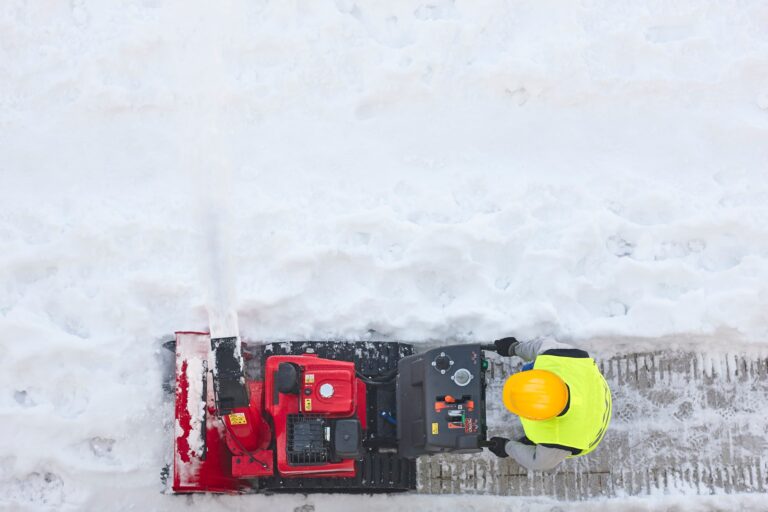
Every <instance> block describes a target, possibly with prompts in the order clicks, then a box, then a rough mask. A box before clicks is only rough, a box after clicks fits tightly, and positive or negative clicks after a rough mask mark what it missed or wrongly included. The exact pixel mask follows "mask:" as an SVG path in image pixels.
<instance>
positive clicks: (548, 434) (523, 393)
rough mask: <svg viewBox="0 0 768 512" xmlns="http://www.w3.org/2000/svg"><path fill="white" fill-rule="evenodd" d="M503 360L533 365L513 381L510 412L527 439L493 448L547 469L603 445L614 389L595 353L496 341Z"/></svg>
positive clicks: (507, 400)
mask: <svg viewBox="0 0 768 512" xmlns="http://www.w3.org/2000/svg"><path fill="white" fill-rule="evenodd" d="M494 345H495V346H496V351H497V352H498V353H499V354H500V355H502V356H518V357H520V358H522V359H523V360H525V361H528V363H527V364H526V365H524V366H523V371H520V372H518V373H516V374H514V375H512V376H511V377H509V378H508V379H507V381H506V382H505V383H504V388H503V390H502V400H503V402H504V405H505V406H506V408H507V409H508V410H509V411H510V412H511V413H513V414H516V415H518V416H519V417H520V421H521V423H522V424H523V430H524V431H525V436H524V437H522V438H520V439H519V440H517V441H511V440H509V439H507V438H504V437H492V438H491V439H490V440H489V441H488V445H487V446H488V448H489V449H490V451H491V452H493V453H494V454H496V455H497V456H499V457H508V456H511V457H512V458H513V459H515V460H516V461H517V463H518V464H520V465H521V466H523V467H525V468H528V469H530V470H536V471H547V470H550V469H553V468H555V467H556V466H557V465H558V464H560V463H561V462H562V461H564V460H565V459H568V458H571V457H580V456H582V455H586V454H588V453H589V452H591V451H592V450H594V449H595V448H596V447H597V445H598V444H600V441H602V439H603V436H604V435H605V431H606V430H607V429H608V423H609V422H610V421H611V391H610V389H609V388H608V384H607V383H606V382H605V379H604V378H603V376H602V374H601V373H600V370H599V369H598V368H597V365H596V364H595V361H594V360H593V359H592V358H590V357H589V354H588V353H587V352H585V351H583V350H579V349H577V348H575V347H572V346H570V345H566V344H565V343H559V342H556V341H554V340H550V339H545V340H535V341H527V342H519V341H518V340H517V339H515V338H513V337H509V338H503V339H500V340H496V341H495V342H494Z"/></svg>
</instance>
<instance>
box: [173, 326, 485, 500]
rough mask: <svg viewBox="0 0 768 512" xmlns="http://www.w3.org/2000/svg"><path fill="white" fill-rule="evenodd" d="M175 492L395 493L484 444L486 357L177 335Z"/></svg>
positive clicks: (458, 348)
mask: <svg viewBox="0 0 768 512" xmlns="http://www.w3.org/2000/svg"><path fill="white" fill-rule="evenodd" d="M172 348H174V350H175V354H176V356H175V357H176V386H175V395H176V397H175V398H176V402H175V413H176V424H175V435H174V438H175V443H174V460H173V484H172V489H173V492H175V493H196V492H216V493H243V492H301V493H308V492H348V493H354V492H358V493H380V492H402V491H409V490H412V489H415V487H416V463H415V459H416V458H417V457H419V456H423V455H431V454H437V453H446V452H454V453H472V452H479V451H481V450H482V449H483V446H484V443H485V442H486V423H485V388H486V381H485V370H486V369H487V367H488V363H487V362H486V360H485V358H484V357H483V351H484V350H495V347H494V346H493V345H480V344H468V345H452V346H446V347H441V348H436V349H432V350H428V351H426V352H423V353H414V348H413V346H412V345H409V344H405V343H399V342H328V341H318V342H286V343H270V344H247V343H245V342H242V341H241V340H240V339H239V338H238V337H228V338H211V336H210V335H209V334H208V333H199V332H178V333H176V338H175V344H174V345H173V346H172Z"/></svg>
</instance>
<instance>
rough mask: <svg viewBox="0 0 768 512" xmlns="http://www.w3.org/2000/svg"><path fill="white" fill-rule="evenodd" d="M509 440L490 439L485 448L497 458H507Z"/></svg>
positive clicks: (502, 438) (501, 438) (503, 438)
mask: <svg viewBox="0 0 768 512" xmlns="http://www.w3.org/2000/svg"><path fill="white" fill-rule="evenodd" d="M508 442H509V439H507V438H506V437H492V438H490V439H489V440H488V444H486V446H487V447H488V449H489V450H490V451H491V453H493V454H494V455H496V456H497V457H502V458H503V457H509V454H508V453H507V443H508Z"/></svg>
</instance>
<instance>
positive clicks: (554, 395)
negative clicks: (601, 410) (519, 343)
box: [502, 370, 568, 420]
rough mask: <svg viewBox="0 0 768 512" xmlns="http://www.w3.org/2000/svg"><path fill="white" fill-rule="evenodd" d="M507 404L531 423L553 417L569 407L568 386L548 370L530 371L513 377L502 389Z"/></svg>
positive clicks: (514, 412)
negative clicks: (531, 421)
mask: <svg viewBox="0 0 768 512" xmlns="http://www.w3.org/2000/svg"><path fill="white" fill-rule="evenodd" d="M502 400H504V405H505V406H506V408H507V409H509V411H510V412H511V413H513V414H517V415H518V416H522V417H523V418H527V419H529V420H546V419H549V418H554V417H555V416H557V415H558V414H560V413H561V412H563V409H565V406H566V405H567V404H568V386H566V385H565V382H563V379H561V378H560V377H558V376H557V375H555V374H554V373H552V372H550V371H547V370H528V371H524V372H519V373H516V374H514V375H512V376H511V377H510V378H508V379H507V381H506V382H505V383H504V389H503V390H502Z"/></svg>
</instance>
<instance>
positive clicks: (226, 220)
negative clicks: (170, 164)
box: [174, 7, 239, 337]
mask: <svg viewBox="0 0 768 512" xmlns="http://www.w3.org/2000/svg"><path fill="white" fill-rule="evenodd" d="M214 11H215V12H211V13H210V14H211V15H212V16H213V18H214V19H211V16H209V15H206V16H197V17H196V16H192V17H185V16H180V19H181V20H182V23H184V24H185V25H186V26H185V29H186V31H187V33H189V34H196V37H193V38H190V39H188V40H187V41H186V44H184V45H182V46H179V47H177V48H176V49H175V53H176V59H175V62H176V68H175V73H174V75H175V77H176V80H177V81H178V87H177V88H176V90H177V91H179V94H180V102H179V106H180V108H179V110H178V112H177V115H178V116H179V126H180V127H182V129H181V130H180V131H179V133H178V137H179V139H178V147H179V150H180V154H181V156H182V158H183V159H184V160H185V161H186V167H187V169H188V170H189V172H190V173H191V175H192V177H193V180H192V186H193V187H195V190H193V191H192V196H193V197H196V198H197V201H196V204H197V205H199V208H198V210H197V212H196V215H197V218H196V219H195V220H196V221H197V222H198V223H199V226H200V232H201V236H200V241H201V242H200V247H199V250H200V272H201V282H202V283H203V286H204V293H205V305H206V310H207V311H208V317H209V329H210V332H211V334H212V336H213V337H229V336H237V335H238V332H239V331H238V324H237V311H236V293H235V283H234V272H233V268H232V250H233V248H232V233H231V230H232V218H231V207H232V201H233V187H232V162H231V158H230V153H231V149H230V146H228V144H227V140H228V135H227V133H226V130H225V124H226V123H225V122H224V121H223V115H222V110H223V109H224V108H225V105H226V97H227V90H228V86H229V84H230V83H231V80H230V74H229V73H228V72H227V70H226V69H225V67H224V63H223V52H224V50H225V48H224V42H225V41H226V37H225V35H224V31H225V30H227V31H228V30H230V29H231V28H232V27H231V20H232V16H228V10H227V9H226V7H225V8H223V9H222V10H218V9H217V10H214ZM217 17H218V18H221V19H218V18H217ZM222 17H223V18H222ZM224 21H227V23H225V22H224Z"/></svg>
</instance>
